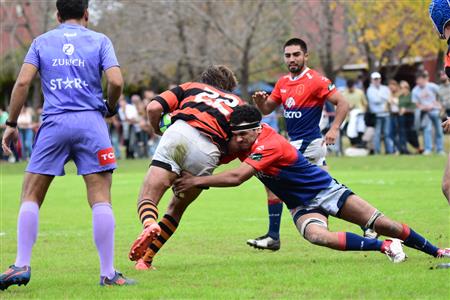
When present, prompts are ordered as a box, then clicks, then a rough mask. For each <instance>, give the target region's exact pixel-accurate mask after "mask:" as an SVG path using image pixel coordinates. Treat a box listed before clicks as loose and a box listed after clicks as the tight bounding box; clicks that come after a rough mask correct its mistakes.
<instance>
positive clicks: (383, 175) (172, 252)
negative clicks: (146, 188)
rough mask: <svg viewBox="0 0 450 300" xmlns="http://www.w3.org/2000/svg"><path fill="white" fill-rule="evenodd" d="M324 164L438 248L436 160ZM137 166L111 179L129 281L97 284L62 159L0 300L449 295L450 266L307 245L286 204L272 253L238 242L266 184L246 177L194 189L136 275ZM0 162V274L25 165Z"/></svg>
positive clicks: (443, 226)
mask: <svg viewBox="0 0 450 300" xmlns="http://www.w3.org/2000/svg"><path fill="white" fill-rule="evenodd" d="M328 163H329V165H330V166H331V170H330V171H331V173H332V175H333V176H334V177H335V178H336V179H338V180H339V181H340V182H342V183H344V184H346V185H347V186H349V187H350V188H351V189H352V190H353V191H354V192H356V193H358V194H359V195H360V196H362V197H363V198H365V199H367V200H368V201H369V202H371V203H372V204H374V205H375V206H376V207H377V208H378V209H380V210H381V211H382V212H384V213H385V214H386V215H388V216H390V217H391V218H393V219H396V220H399V221H403V222H406V223H408V224H409V225H410V226H411V227H412V228H414V229H415V230H416V231H418V232H420V233H422V234H424V235H425V236H426V237H428V238H429V239H430V240H431V241H432V242H433V243H435V244H437V245H438V246H449V245H450V207H449V205H448V204H447V202H446V201H445V200H444V197H443V196H442V194H441V191H440V181H441V176H442V173H443V168H444V165H445V158H444V157H440V156H433V157H420V156H405V157H403V156H402V157H399V156H378V157H368V158H333V157H332V158H329V159H328ZM147 165H148V162H147V161H120V162H119V169H118V170H117V171H116V172H115V174H114V180H113V207H114V212H115V216H116V224H117V227H116V248H115V249H116V267H117V268H118V269H119V270H121V271H122V272H124V274H126V275H127V276H129V277H131V278H134V279H137V280H138V281H139V284H138V285H136V286H133V287H126V288H101V287H99V286H98V273H99V270H98V258H97V254H96V250H95V246H94V243H93V241H92V240H93V239H92V230H91V212H90V209H89V207H88V204H87V201H86V200H85V199H86V192H85V188H84V183H83V180H82V178H81V177H77V176H76V175H75V168H74V166H73V165H71V164H69V165H68V166H67V167H66V172H67V174H68V175H66V176H65V177H61V178H56V179H55V180H54V182H53V184H52V186H51V188H50V191H49V192H48V195H47V198H46V201H45V202H44V205H43V207H42V209H41V213H40V228H39V237H38V241H37V243H36V245H35V247H34V251H33V258H32V280H31V282H30V283H29V285H28V286H27V287H25V288H24V287H15V286H14V287H10V288H9V289H8V290H7V291H4V292H0V298H1V299H13V298H14V299H18V298H20V299H24V298H27V299H28V298H40V299H69V298H70V299H138V298H139V299H152V298H157V299H174V298H191V299H198V298H209V299H211V298H214V299H247V298H253V299H270V298H279V299H354V298H357V299H360V298H366V299H410V298H414V299H448V298H449V295H450V271H449V270H448V269H447V270H442V269H441V270H430V267H433V266H435V264H436V263H437V262H438V261H437V260H436V259H434V258H432V257H429V256H427V255H425V254H423V253H421V252H418V251H415V250H413V249H409V248H406V249H405V251H406V252H407V253H408V254H409V259H408V261H407V262H406V263H403V264H398V265H394V264H392V263H390V262H389V261H388V260H387V258H386V257H384V255H382V254H380V253H374V252H359V253H357V252H339V251H333V250H329V249H326V248H320V247H317V246H313V245H311V244H309V243H308V242H307V241H305V240H304V239H303V238H302V237H300V235H299V233H298V232H297V231H296V229H295V227H294V226H293V224H292V221H291V218H290V215H289V213H288V211H287V210H284V212H283V221H282V225H281V239H282V240H281V243H282V247H281V250H280V251H278V252H274V253H269V252H264V251H257V250H254V249H251V248H249V247H248V246H247V245H246V244H245V241H246V240H247V239H248V238H253V237H256V236H258V235H261V234H263V233H265V230H266V228H267V212H266V210H267V208H266V200H265V192H264V189H263V188H262V185H261V184H260V183H259V182H258V181H257V180H256V179H252V180H250V181H249V182H246V183H245V184H244V185H242V186H240V187H237V188H228V189H211V190H209V191H206V192H204V193H203V194H202V195H201V196H200V198H199V199H197V201H196V202H194V203H193V204H192V205H191V207H190V208H189V209H188V210H187V212H186V214H185V216H184V219H183V220H182V222H181V224H180V226H179V228H178V231H177V232H176V234H175V235H174V236H173V238H172V239H171V240H170V241H169V242H168V243H167V244H166V246H165V247H164V248H163V249H162V250H161V251H160V253H159V254H158V256H157V257H156V259H155V266H156V267H157V268H158V270H156V271H150V272H138V271H135V270H134V269H133V264H132V263H131V262H130V261H128V259H127V253H128V249H129V246H130V244H131V242H132V241H133V240H134V238H135V237H136V236H137V235H138V234H139V232H140V228H141V227H140V223H139V221H138V218H137V215H136V198H137V193H138V190H139V187H140V184H141V182H142V179H143V176H144V173H145V172H146V170H147ZM231 166H236V163H234V164H232V165H231ZM0 168H1V172H0V176H1V178H0V209H1V215H0V217H1V221H0V232H1V235H0V243H1V247H0V252H1V256H0V267H1V268H2V270H4V269H6V268H7V267H8V266H9V264H11V263H13V262H14V259H15V251H16V218H17V212H18V209H19V197H20V190H21V183H22V177H23V170H24V168H25V165H24V164H14V165H10V164H1V165H0ZM227 168H229V166H227ZM221 169H223V168H221ZM166 205H167V196H166V198H165V199H164V200H163V201H162V203H161V205H160V214H161V215H162V214H163V213H164V209H165V206H166ZM330 228H331V229H332V230H337V231H340V230H348V231H353V232H356V233H360V230H359V228H358V227H357V226H355V225H352V224H348V223H345V222H342V221H340V220H337V219H333V218H332V219H331V222H330ZM446 261H448V259H447V260H446Z"/></svg>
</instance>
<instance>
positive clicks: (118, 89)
mask: <svg viewBox="0 0 450 300" xmlns="http://www.w3.org/2000/svg"><path fill="white" fill-rule="evenodd" d="M105 76H106V81H107V82H108V105H109V107H110V108H111V109H114V108H115V107H116V105H117V102H118V101H119V98H120V95H121V94H122V89H123V78H122V72H121V71H120V68H119V67H111V68H108V69H107V70H105Z"/></svg>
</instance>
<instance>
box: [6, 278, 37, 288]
mask: <svg viewBox="0 0 450 300" xmlns="http://www.w3.org/2000/svg"><path fill="white" fill-rule="evenodd" d="M29 281H30V280H27V281H23V280H22V279H17V278H15V279H12V280H11V281H10V283H9V284H3V283H0V290H2V291H4V290H6V289H7V288H8V287H10V286H11V285H18V286H21V285H25V286H26V285H27V284H28V282H29Z"/></svg>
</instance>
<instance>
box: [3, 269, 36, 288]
mask: <svg viewBox="0 0 450 300" xmlns="http://www.w3.org/2000/svg"><path fill="white" fill-rule="evenodd" d="M30 278H31V268H30V267H29V266H24V267H16V266H15V265H12V266H9V269H8V270H6V271H5V272H3V273H2V274H1V275H0V290H2V291H4V290H6V289H7V288H8V287H9V286H10V285H13V284H17V285H22V284H23V285H27V283H28V282H29V281H30Z"/></svg>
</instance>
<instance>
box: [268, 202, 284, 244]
mask: <svg viewBox="0 0 450 300" xmlns="http://www.w3.org/2000/svg"><path fill="white" fill-rule="evenodd" d="M268 209H269V232H268V233H267V234H268V235H269V236H270V237H271V238H273V239H275V240H278V239H279V238H280V223H281V213H282V212H283V202H278V201H277V202H275V201H272V200H269V203H268Z"/></svg>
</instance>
